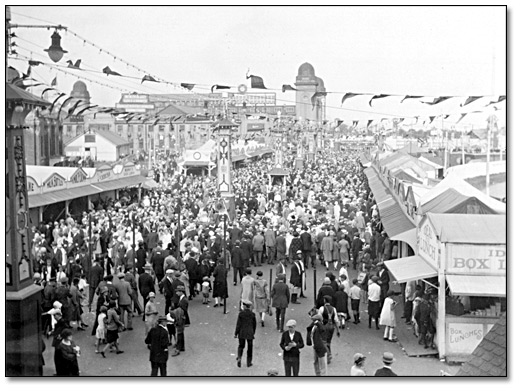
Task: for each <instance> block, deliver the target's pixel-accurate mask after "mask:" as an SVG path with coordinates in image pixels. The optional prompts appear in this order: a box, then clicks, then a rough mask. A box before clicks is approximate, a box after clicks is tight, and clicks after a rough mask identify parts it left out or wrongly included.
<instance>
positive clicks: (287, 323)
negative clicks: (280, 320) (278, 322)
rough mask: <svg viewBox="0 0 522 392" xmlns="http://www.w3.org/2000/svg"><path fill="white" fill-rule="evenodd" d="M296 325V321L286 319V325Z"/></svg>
mask: <svg viewBox="0 0 522 392" xmlns="http://www.w3.org/2000/svg"><path fill="white" fill-rule="evenodd" d="M296 325H297V322H296V321H295V320H288V321H287V322H286V326H287V327H295V326H296Z"/></svg>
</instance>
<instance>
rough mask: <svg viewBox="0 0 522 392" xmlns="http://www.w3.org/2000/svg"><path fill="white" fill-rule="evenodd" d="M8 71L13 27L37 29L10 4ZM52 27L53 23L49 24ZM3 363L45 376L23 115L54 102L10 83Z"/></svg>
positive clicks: (9, 369) (14, 372) (10, 371)
mask: <svg viewBox="0 0 522 392" xmlns="http://www.w3.org/2000/svg"><path fill="white" fill-rule="evenodd" d="M5 16H6V17H5V21H6V24H5V26H6V27H5V28H6V32H5V33H6V34H5V37H6V42H5V43H6V46H5V47H6V69H8V63H7V59H8V55H9V54H10V53H14V51H11V38H12V37H13V35H12V34H11V29H12V28H15V27H33V26H21V25H13V24H11V10H10V7H6V13H5ZM49 28H51V27H49ZM5 92H6V94H5V97H6V99H5V151H6V181H5V185H6V191H5V195H6V209H5V212H6V214H5V228H6V235H5V272H6V278H5V279H6V281H5V284H6V285H5V290H6V309H5V315H6V322H5V328H6V330H5V335H6V336H5V337H6V348H5V359H6V361H5V363H6V367H5V369H6V376H8V377H13V376H41V375H42V373H43V368H42V363H41V360H40V359H41V355H42V339H41V333H42V326H41V322H40V320H41V310H40V309H41V303H40V302H41V293H40V291H41V290H42V287H41V286H39V285H35V284H33V279H32V277H33V260H31V250H30V247H31V240H32V238H31V231H30V230H29V198H28V195H27V178H26V168H25V165H26V161H25V148H24V128H26V127H25V119H26V117H27V115H28V114H29V112H30V111H32V110H34V109H35V108H44V107H46V106H49V105H50V103H49V102H47V101H44V100H42V99H40V98H38V97H36V96H35V95H33V94H31V93H29V92H27V91H25V90H23V89H21V88H19V87H17V86H15V85H13V84H11V83H9V80H6V90H5Z"/></svg>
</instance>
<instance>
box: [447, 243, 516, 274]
mask: <svg viewBox="0 0 522 392" xmlns="http://www.w3.org/2000/svg"><path fill="white" fill-rule="evenodd" d="M446 249H447V252H448V262H447V265H446V269H447V271H448V272H449V273H455V274H466V275H506V245H476V244H473V245H470V244H466V245H461V244H458V245H457V244H451V245H449V246H448V247H447V248H446Z"/></svg>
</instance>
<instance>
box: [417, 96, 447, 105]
mask: <svg viewBox="0 0 522 392" xmlns="http://www.w3.org/2000/svg"><path fill="white" fill-rule="evenodd" d="M450 98H453V97H437V98H435V99H434V100H433V102H423V103H425V104H427V105H437V104H438V103H441V102H444V101H446V100H447V99H450Z"/></svg>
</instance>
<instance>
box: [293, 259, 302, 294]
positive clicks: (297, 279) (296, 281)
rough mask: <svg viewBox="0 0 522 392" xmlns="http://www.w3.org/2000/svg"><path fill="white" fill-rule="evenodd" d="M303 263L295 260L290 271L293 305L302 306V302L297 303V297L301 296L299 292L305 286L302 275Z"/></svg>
mask: <svg viewBox="0 0 522 392" xmlns="http://www.w3.org/2000/svg"><path fill="white" fill-rule="evenodd" d="M301 272H302V271H301V263H300V262H299V260H298V259H295V260H294V263H293V264H292V268H291V269H290V285H291V286H290V287H291V289H292V298H291V300H292V303H293V304H300V303H301V302H299V301H297V296H298V295H299V291H300V290H301V286H302V284H303V276H302V273H301Z"/></svg>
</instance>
